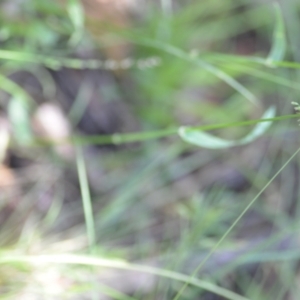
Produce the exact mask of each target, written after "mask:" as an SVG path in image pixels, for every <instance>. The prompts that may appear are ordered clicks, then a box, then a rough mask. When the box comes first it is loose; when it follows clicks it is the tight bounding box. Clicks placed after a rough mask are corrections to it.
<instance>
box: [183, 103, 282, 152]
mask: <svg viewBox="0 0 300 300" xmlns="http://www.w3.org/2000/svg"><path fill="white" fill-rule="evenodd" d="M275 111H276V110H275V107H273V106H272V107H270V108H269V109H268V110H267V111H266V112H265V113H264V115H263V117H262V118H263V119H265V118H273V117H274V116H275ZM270 126H271V122H265V123H258V124H257V125H256V126H255V128H254V129H253V130H252V131H251V132H250V133H249V134H247V135H246V136H245V137H243V138H241V139H239V140H235V141H232V140H225V139H221V138H219V137H216V136H213V135H211V134H208V133H206V132H203V131H201V130H197V129H193V128H189V127H180V128H179V130H178V134H179V136H180V137H181V138H182V139H183V140H184V141H186V142H188V143H190V144H193V145H197V146H199V147H203V148H208V149H224V148H229V147H234V146H240V145H245V144H248V143H251V142H253V141H254V140H255V139H257V138H259V137H260V136H262V135H263V134H264V133H265V132H266V131H267V130H268V128H269V127H270Z"/></svg>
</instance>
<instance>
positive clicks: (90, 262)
mask: <svg viewBox="0 0 300 300" xmlns="http://www.w3.org/2000/svg"><path fill="white" fill-rule="evenodd" d="M7 263H27V264H32V265H36V264H37V265H41V264H71V265H86V266H94V267H106V268H115V269H120V270H128V271H137V272H142V273H148V274H152V275H156V276H160V277H165V278H169V279H173V280H177V281H180V282H184V283H185V282H188V283H189V284H191V285H193V286H195V287H198V288H200V289H203V290H206V291H209V292H212V293H214V294H216V295H219V296H221V297H223V298H225V299H229V300H249V299H248V298H246V297H243V296H241V295H239V294H236V293H234V292H232V291H230V290H227V289H225V288H222V287H220V286H217V285H215V284H213V283H211V282H208V281H205V280H200V279H198V278H190V276H188V275H184V274H182V273H178V272H174V271H170V270H165V269H161V268H155V267H150V266H145V265H139V264H132V263H129V262H127V261H124V260H114V259H106V258H98V257H93V256H84V255H73V254H60V255H32V256H29V255H28V256H27V255H5V254H3V253H0V264H7Z"/></svg>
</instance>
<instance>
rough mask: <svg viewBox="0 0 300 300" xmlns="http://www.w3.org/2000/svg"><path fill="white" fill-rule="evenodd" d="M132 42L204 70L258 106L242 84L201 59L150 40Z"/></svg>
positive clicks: (252, 95) (253, 96)
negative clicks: (157, 50)
mask: <svg viewBox="0 0 300 300" xmlns="http://www.w3.org/2000/svg"><path fill="white" fill-rule="evenodd" d="M134 41H135V42H136V43H137V44H141V45H145V46H149V47H153V48H156V49H159V50H162V51H164V52H166V53H169V54H171V55H173V56H176V57H178V58H181V59H183V60H185V61H188V62H190V63H192V64H193V65H196V66H198V67H200V68H203V69H205V70H206V71H207V72H209V73H211V74H213V75H214V76H216V77H217V78H219V79H220V80H222V81H224V82H226V83H227V84H228V85H229V86H231V87H232V88H233V89H234V90H236V91H237V92H238V93H240V94H241V95H242V96H244V97H245V98H246V99H247V100H249V101H250V102H251V103H253V104H255V105H258V103H259V102H258V99H257V98H256V96H255V95H254V94H252V93H251V92H250V91H249V90H248V89H247V88H245V87H244V86H243V85H242V84H240V83H239V82H238V81H236V80H235V79H234V78H233V77H231V76H229V75H228V74H226V73H225V72H224V71H222V70H220V69H219V68H217V67H215V66H213V65H212V64H209V63H208V62H206V61H204V60H203V59H201V58H199V57H193V56H191V55H190V54H189V53H186V52H185V51H183V50H181V49H179V48H177V47H174V46H172V45H169V44H165V43H162V42H160V41H155V40H151V39H138V40H134Z"/></svg>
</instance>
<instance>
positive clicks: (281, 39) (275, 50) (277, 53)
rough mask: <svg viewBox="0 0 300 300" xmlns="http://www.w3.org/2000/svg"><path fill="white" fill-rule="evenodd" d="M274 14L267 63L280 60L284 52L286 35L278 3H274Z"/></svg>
mask: <svg viewBox="0 0 300 300" xmlns="http://www.w3.org/2000/svg"><path fill="white" fill-rule="evenodd" d="M274 7H275V14H276V25H275V31H274V35H273V44H272V48H271V51H270V53H269V55H268V58H267V64H269V65H272V64H273V62H274V61H281V60H282V59H283V58H284V55H285V52H286V37H285V26H284V20H283V16H282V13H281V9H280V6H279V4H278V3H275V4H274Z"/></svg>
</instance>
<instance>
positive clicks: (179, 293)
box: [174, 148, 300, 300]
mask: <svg viewBox="0 0 300 300" xmlns="http://www.w3.org/2000/svg"><path fill="white" fill-rule="evenodd" d="M299 152H300V148H298V149H297V150H296V152H295V153H294V154H293V155H292V156H291V157H290V158H289V159H288V160H287V161H286V162H285V163H284V164H283V166H282V167H281V168H280V169H279V170H278V171H277V172H276V173H275V175H274V176H273V177H272V178H271V179H270V180H269V181H268V182H267V183H266V184H265V186H264V187H263V188H262V189H261V190H260V191H259V193H258V194H257V195H256V196H255V197H254V198H253V199H252V200H251V201H250V202H249V204H248V205H247V206H246V207H245V209H244V210H243V211H242V212H241V213H240V215H239V216H238V217H237V218H236V219H235V221H234V222H233V223H232V224H231V226H230V227H229V228H228V229H227V231H226V232H225V233H224V234H223V235H222V237H221V238H220V239H219V241H218V242H217V243H216V244H215V245H214V247H213V248H212V249H211V250H210V252H209V253H208V254H207V256H206V257H205V258H204V259H203V261H202V262H201V263H200V264H199V265H198V266H197V268H196V269H195V271H194V272H193V273H192V275H191V276H190V278H191V279H193V278H194V277H195V276H196V274H197V273H198V272H199V271H200V270H201V268H202V267H203V266H204V265H205V263H206V262H207V261H208V260H209V258H210V257H211V256H212V255H213V253H214V252H215V251H216V250H217V249H218V247H219V246H220V245H221V243H222V242H223V241H224V240H225V239H226V237H227V236H228V235H229V234H230V233H231V231H232V230H233V228H234V227H235V226H236V225H237V224H238V223H239V221H240V220H241V219H242V218H243V216H244V215H245V214H246V212H247V211H248V210H249V208H250V207H251V206H252V205H253V204H254V203H255V202H256V200H257V199H258V198H259V197H260V196H261V194H262V193H263V192H264V191H265V190H266V189H267V187H268V186H269V185H270V184H271V183H272V182H273V180H274V179H275V178H276V177H277V176H278V175H279V174H280V173H281V172H282V171H283V169H284V168H285V167H286V166H287V165H288V164H289V163H290V162H291V161H292V160H293V159H294V157H296V155H297V154H298V153H299ZM189 284H190V283H189V282H186V283H185V284H184V285H183V287H182V288H181V289H180V291H179V292H178V293H177V295H176V296H175V298H174V300H178V299H179V298H180V296H181V294H182V293H183V292H184V290H185V289H186V288H187V286H188V285H189Z"/></svg>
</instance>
